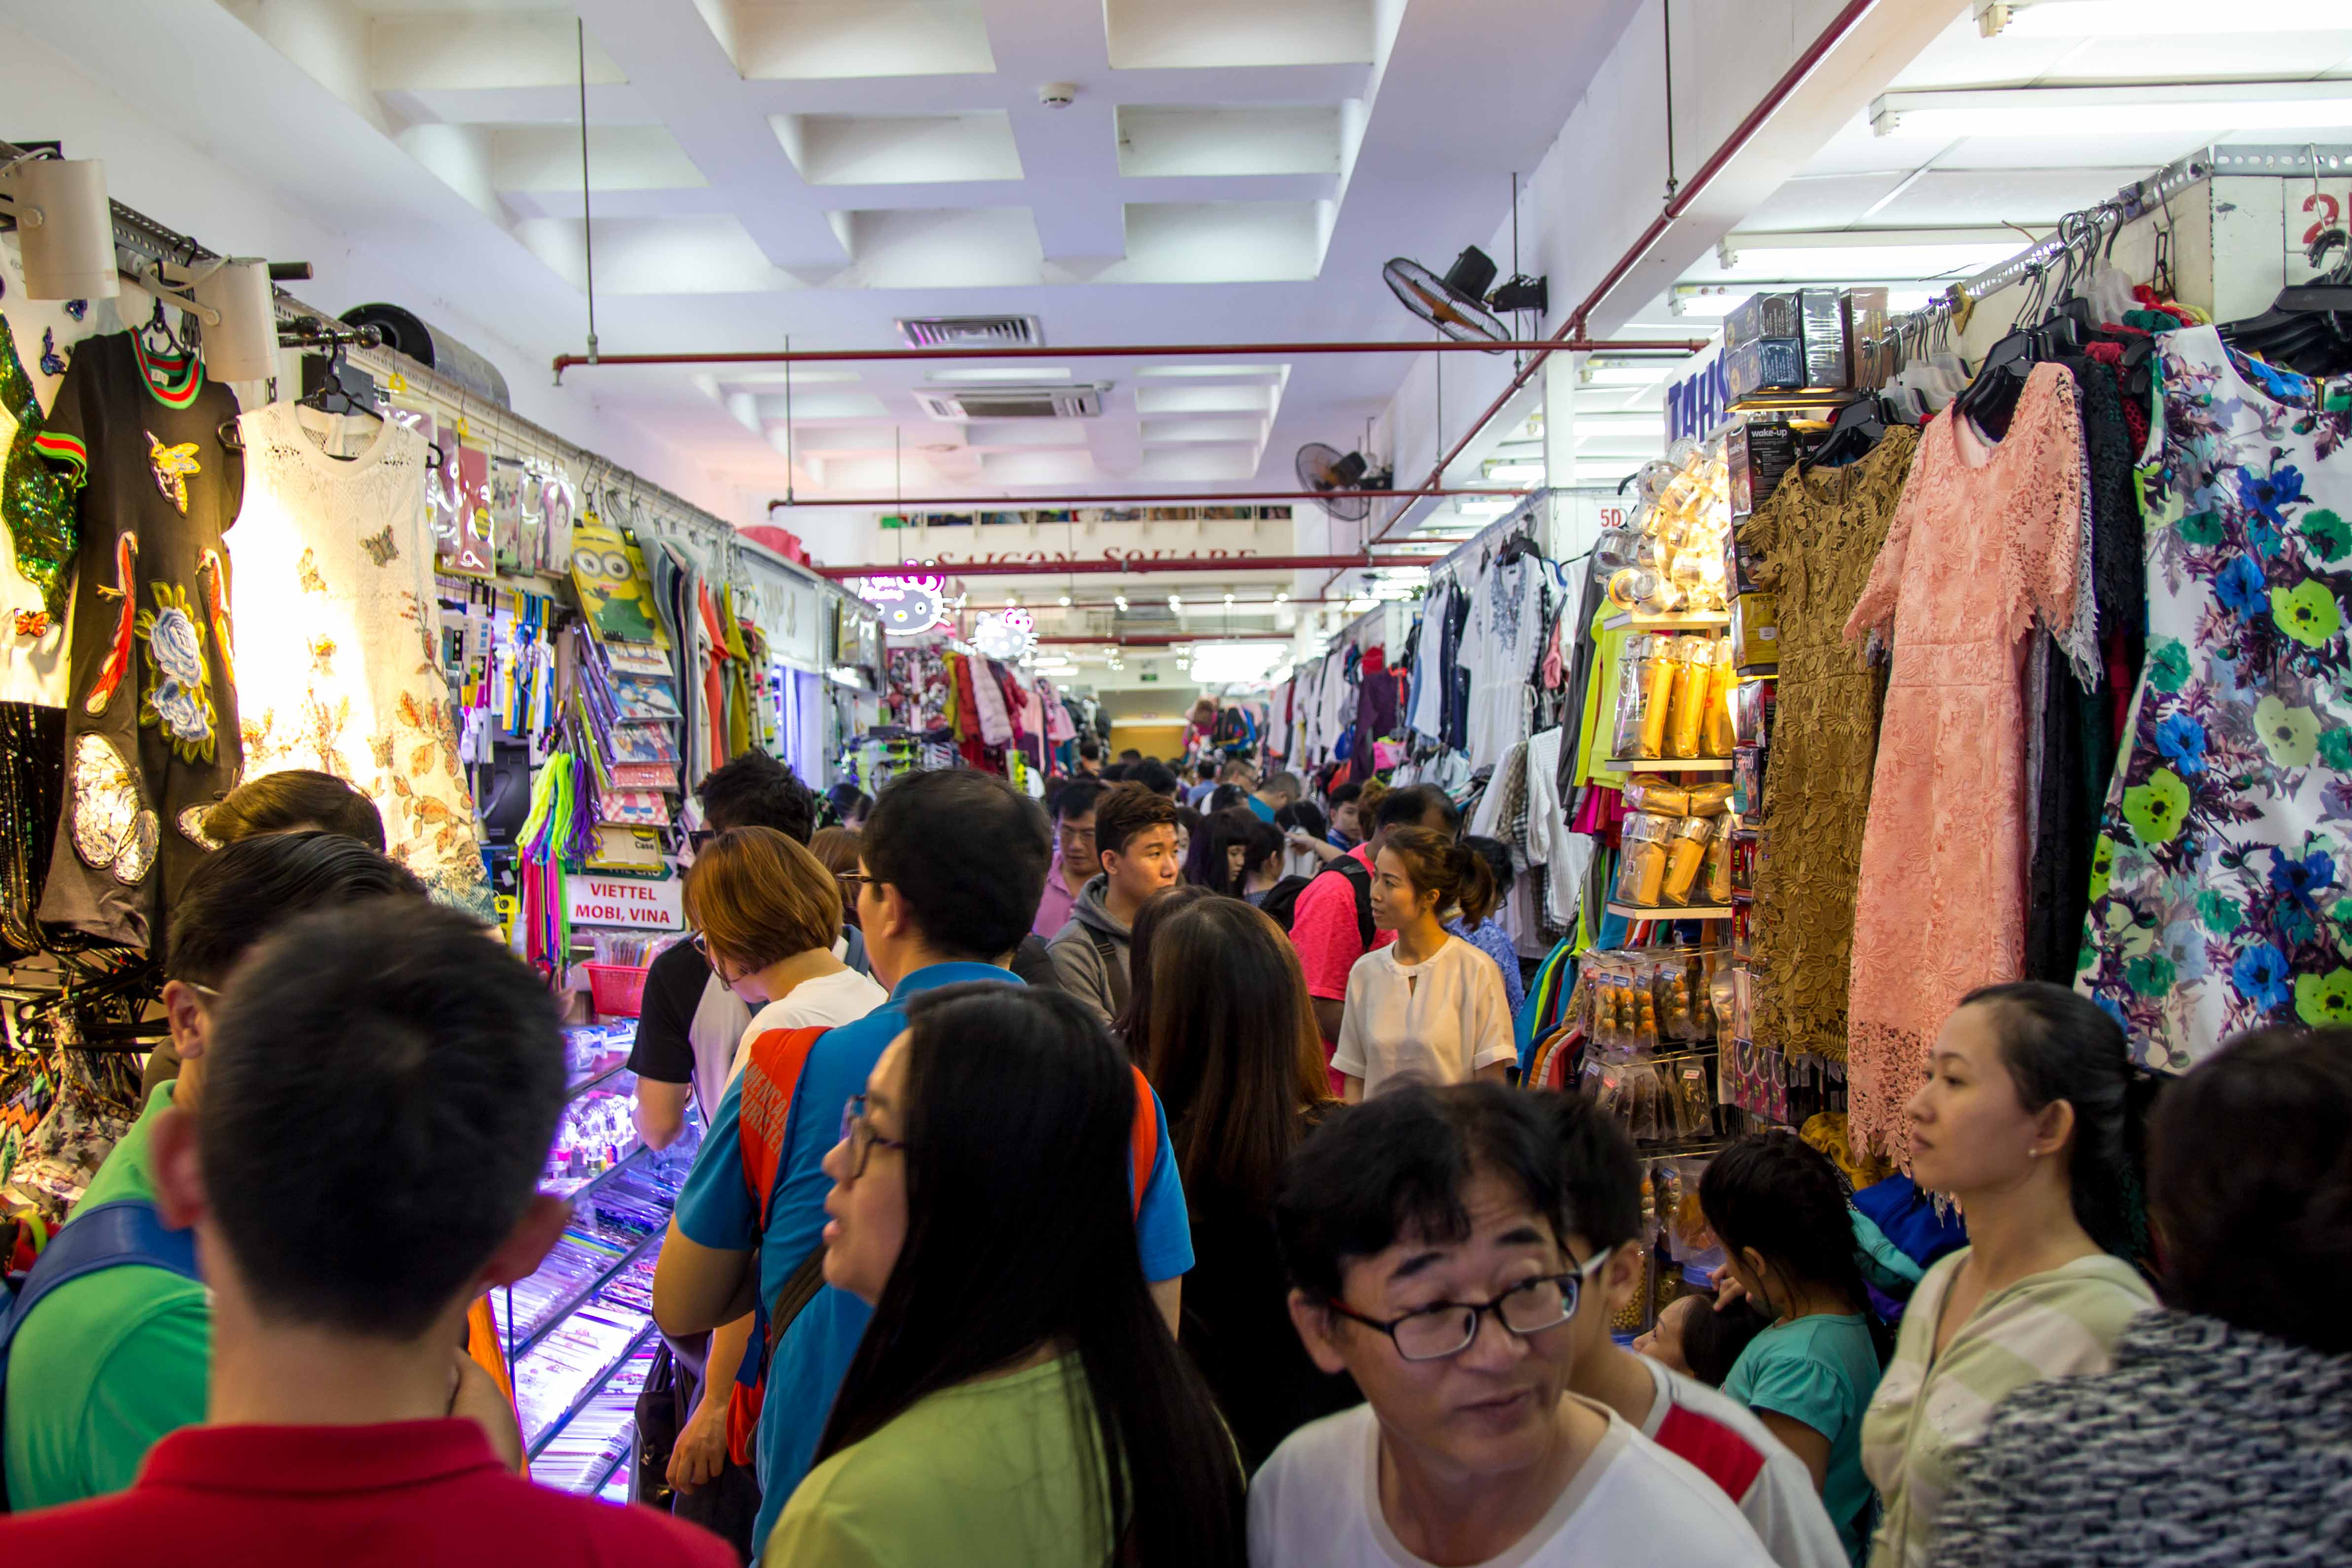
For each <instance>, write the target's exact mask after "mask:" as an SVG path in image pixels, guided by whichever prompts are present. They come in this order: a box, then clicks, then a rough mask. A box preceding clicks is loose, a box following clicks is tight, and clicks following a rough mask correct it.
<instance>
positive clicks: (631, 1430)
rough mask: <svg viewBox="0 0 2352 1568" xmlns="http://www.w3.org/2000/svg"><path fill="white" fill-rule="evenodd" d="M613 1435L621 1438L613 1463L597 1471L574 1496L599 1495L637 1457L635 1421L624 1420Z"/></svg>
mask: <svg viewBox="0 0 2352 1568" xmlns="http://www.w3.org/2000/svg"><path fill="white" fill-rule="evenodd" d="M613 1436H614V1437H615V1438H616V1439H620V1451H619V1452H618V1453H616V1454H614V1456H613V1461H612V1463H610V1464H608V1465H606V1466H605V1467H604V1469H601V1470H599V1471H597V1472H596V1476H595V1479H593V1480H591V1481H590V1482H589V1483H588V1485H587V1486H586V1488H584V1489H583V1490H580V1491H577V1492H574V1493H572V1495H573V1496H574V1497H595V1496H598V1495H599V1494H601V1493H602V1492H603V1491H604V1489H605V1488H606V1487H607V1486H610V1485H611V1484H612V1481H613V1478H614V1476H616V1475H618V1474H620V1473H621V1467H622V1466H624V1465H625V1464H627V1463H628V1462H629V1461H630V1460H631V1459H632V1458H635V1457H636V1452H637V1424H636V1423H635V1421H624V1422H622V1423H621V1428H620V1430H619V1431H617V1432H615V1433H614V1434H613Z"/></svg>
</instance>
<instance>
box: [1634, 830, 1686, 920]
mask: <svg viewBox="0 0 2352 1568" xmlns="http://www.w3.org/2000/svg"><path fill="white" fill-rule="evenodd" d="M1684 821H1688V819H1687V818H1685V819H1684ZM1674 827H1675V819H1673V818H1669V817H1653V816H1650V815H1648V814H1647V813H1646V812H1639V813H1636V814H1634V815H1633V816H1630V817H1628V818H1626V819H1625V825H1624V827H1623V829H1622V831H1621V833H1620V835H1619V843H1620V846H1621V858H1620V861H1619V862H1618V866H1617V902H1619V903H1620V904H1634V905H1637V906H1638V907H1640V908H1643V909H1654V908H1656V907H1657V906H1658V895H1659V893H1660V891H1661V890H1662V889H1663V888H1664V885H1665V880H1666V859H1667V854H1668V852H1669V851H1670V850H1671V848H1672V845H1671V843H1670V842H1669V841H1670V839H1671V838H1672V836H1673V831H1674Z"/></svg>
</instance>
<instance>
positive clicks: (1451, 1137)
mask: <svg viewBox="0 0 2352 1568" xmlns="http://www.w3.org/2000/svg"><path fill="white" fill-rule="evenodd" d="M1576 1219H1577V1217H1576V1216H1574V1215H1572V1214H1570V1213H1569V1212H1568V1210H1567V1199H1566V1195H1565V1193H1564V1191H1563V1187H1562V1179H1561V1173H1560V1160H1559V1144H1558V1133H1557V1130H1556V1126H1555V1115H1554V1111H1553V1108H1552V1104H1551V1097H1550V1096H1549V1095H1543V1094H1528V1093H1523V1092H1518V1091H1515V1090H1511V1089H1507V1088H1506V1087H1504V1086H1503V1085H1501V1084H1499V1083H1491V1082H1473V1083H1464V1084H1455V1085H1452V1086H1449V1087H1446V1088H1442V1089H1441V1088H1432V1087H1429V1086H1427V1085H1425V1084H1406V1085H1400V1086H1398V1087H1397V1088H1395V1089H1393V1090H1391V1091H1390V1092H1387V1093H1385V1094H1382V1095H1381V1096H1379V1097H1378V1098H1376V1099H1374V1100H1371V1101H1369V1102H1366V1103H1363V1104H1360V1105H1356V1106H1351V1107H1349V1108H1348V1109H1346V1110H1342V1111H1339V1112H1336V1113H1333V1114H1332V1116H1331V1118H1330V1119H1329V1120H1328V1122H1327V1123H1326V1124H1324V1125H1323V1127H1322V1128H1321V1129H1320V1130H1319V1131H1318V1132H1317V1133H1316V1134H1314V1135H1313V1136H1311V1137H1309V1138H1308V1139H1307V1141H1306V1142H1305V1143H1303V1144H1301V1145H1299V1147H1298V1149H1297V1153H1295V1154H1293V1155H1291V1157H1290V1160H1289V1163H1288V1165H1287V1166H1286V1169H1285V1172H1284V1176H1283V1183H1282V1188H1281V1192H1280V1194H1279V1196H1278V1197H1276V1201H1275V1225H1276V1230H1277V1232H1278V1233H1279V1235H1280V1237H1281V1239H1282V1253H1283V1259H1284V1260H1285V1262H1286V1264H1287V1265H1288V1267H1289V1270H1290V1276H1291V1283H1292V1286H1293V1289H1292V1291H1291V1293H1290V1315H1291V1321H1292V1322H1293V1323H1294V1324H1295V1325H1296V1326H1297V1331H1298V1336H1299V1338H1300V1339H1301V1340H1302V1341H1304V1342H1305V1343H1306V1346H1307V1353H1308V1354H1310V1355H1312V1356H1313V1357H1314V1358H1315V1361H1316V1363H1317V1364H1318V1365H1320V1366H1321V1367H1322V1368H1323V1369H1324V1370H1325V1371H1327V1372H1335V1373H1336V1372H1341V1371H1345V1372H1347V1373H1349V1374H1350V1375H1353V1376H1354V1378H1355V1380H1356V1384H1357V1386H1359V1387H1360V1388H1361V1389H1362V1390H1363V1392H1364V1397H1365V1399H1366V1401H1367V1403H1366V1404H1365V1405H1364V1406H1361V1407H1360V1408H1358V1409H1354V1410H1349V1411H1345V1412H1342V1413H1341V1414H1339V1415H1337V1416H1325V1417H1324V1418H1323V1419H1322V1420H1319V1421H1317V1422H1314V1423H1312V1424H1311V1425H1309V1426H1307V1427H1301V1428H1299V1429H1298V1430H1297V1432H1294V1433H1292V1434H1291V1436H1290V1437H1288V1438H1287V1439H1286V1441H1285V1442H1284V1443H1283V1445H1282V1446H1281V1447H1280V1448H1276V1450H1275V1453H1274V1457H1273V1458H1270V1459H1268V1460H1267V1461H1266V1463H1265V1468H1264V1469H1261V1470H1260V1471H1259V1472H1258V1474H1257V1477H1256V1479H1255V1481H1254V1482H1253V1483H1252V1485H1251V1489H1250V1561H1251V1563H1253V1564H1255V1565H1256V1568H1277V1565H1278V1568H1324V1565H1327V1564H1328V1565H1329V1568H1356V1565H1358V1564H1362V1563H1486V1562H1487V1561H1489V1560H1490V1559H1507V1561H1509V1562H1510V1563H1514V1564H1517V1565H1522V1568H1568V1565H1570V1564H1582V1563H1706V1564H1708V1565H1709V1568H1726V1565H1729V1568H1766V1565H1768V1564H1769V1563H1770V1562H1771V1559H1770V1558H1769V1556H1767V1555H1766V1553H1765V1551H1764V1548H1763V1545H1762V1543H1761V1542H1759V1540H1758V1539H1757V1537H1756V1533H1755V1531H1752V1530H1751V1529H1749V1528H1748V1522H1747V1521H1746V1520H1745V1519H1743V1518H1742V1517H1741V1515H1740V1512H1739V1511H1738V1508H1737V1507H1735V1506H1734V1505H1733V1503H1732V1501H1731V1500H1730V1499H1729V1498H1728V1497H1727V1496H1725V1495H1724V1492H1723V1490H1722V1489H1721V1488H1719V1487H1718V1486H1717V1484H1716V1483H1715V1482H1713V1481H1711V1480H1709V1479H1706V1477H1705V1476H1703V1475H1701V1474H1700V1473H1699V1472H1698V1471H1697V1470H1696V1469H1693V1468H1692V1467H1690V1466H1689V1465H1687V1464H1685V1463H1683V1462H1682V1461H1680V1460H1677V1459H1675V1458H1672V1457H1670V1456H1669V1455H1667V1454H1666V1453H1665V1452H1664V1450H1662V1449H1660V1448H1657V1447H1656V1446H1655V1445H1654V1444H1653V1443H1651V1442H1650V1441H1649V1440H1648V1439H1647V1438H1644V1437H1642V1436H1641V1434H1640V1433H1638V1432H1636V1431H1635V1430H1634V1429H1633V1426H1632V1425H1631V1424H1630V1423H1628V1422H1627V1421H1626V1420H1625V1418H1624V1417H1623V1416H1620V1415H1618V1414H1616V1413H1615V1412H1613V1411H1612V1410H1610V1409H1609V1408H1607V1407H1606V1406H1601V1405H1598V1404H1595V1403H1593V1402H1591V1401H1590V1400H1587V1399H1583V1398H1580V1397H1579V1396H1576V1395H1573V1394H1571V1393H1570V1392H1569V1387H1568V1385H1569V1378H1570V1374H1571V1372H1572V1371H1573V1369H1574V1362H1575V1341H1576V1335H1575V1334H1574V1333H1572V1332H1571V1329H1570V1325H1571V1324H1572V1323H1573V1322H1575V1320H1576V1319H1577V1317H1578V1315H1579V1314H1580V1312H1605V1311H1606V1310H1607V1305H1608V1304H1607V1301H1606V1300H1605V1299H1604V1297H1605V1292H1604V1291H1601V1289H1600V1288H1599V1287H1597V1286H1596V1285H1594V1284H1593V1283H1592V1276H1593V1274H1594V1273H1595V1271H1596V1270H1601V1269H1602V1268H1604V1267H1605V1266H1606V1263H1607V1260H1608V1259H1609V1258H1610V1257H1611V1256H1612V1249H1601V1250H1600V1251H1598V1252H1596V1253H1594V1254H1593V1256H1591V1258H1589V1259H1586V1260H1583V1262H1582V1263H1581V1264H1580V1263H1579V1262H1578V1261H1577V1260H1576V1259H1575V1258H1574V1256H1573V1255H1572V1254H1571V1253H1570V1251H1569V1249H1568V1247H1567V1244H1566V1242H1565V1240H1564V1234H1563V1233H1564V1232H1566V1231H1568V1230H1570V1229H1572V1228H1573V1227H1574V1225H1575V1223H1576Z"/></svg>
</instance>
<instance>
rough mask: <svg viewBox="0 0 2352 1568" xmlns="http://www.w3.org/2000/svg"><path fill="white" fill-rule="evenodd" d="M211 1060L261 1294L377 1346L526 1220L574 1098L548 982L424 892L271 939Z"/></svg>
mask: <svg viewBox="0 0 2352 1568" xmlns="http://www.w3.org/2000/svg"><path fill="white" fill-rule="evenodd" d="M232 847H234V846H232ZM206 1060H207V1062H208V1069H207V1074H206V1077H205V1097H204V1102H203V1104H202V1106H201V1107H200V1108H199V1110H198V1111H197V1113H196V1147H197V1155H198V1158H199V1160H200V1161H201V1163H202V1166H203V1169H204V1177H205V1199H206V1202H207V1204H208V1206H209V1207H210V1210H211V1213H212V1217H213V1218H214V1220H215V1222H216V1223H217V1224H218V1225H219V1226H220V1228H221V1231H222V1233H223V1234H224V1236H225V1237H226V1239H227V1241H228V1245H229V1249H230V1250H231V1252H233V1253H234V1254H235V1256H236V1262H237V1267H238V1269H239V1270H240V1272H241V1273H242V1274H243V1276H244V1278H245V1279H246V1281H247V1282H248V1283H249V1284H250V1285H251V1287H252V1289H253V1293H254V1296H255V1298H256V1305H257V1309H258V1310H259V1311H260V1312H262V1313H263V1314H264V1315H265V1316H266V1317H268V1318H270V1319H272V1320H275V1321H278V1322H305V1323H320V1324H324V1325H326V1326H328V1327H331V1328H333V1329H337V1330H341V1331H342V1332H345V1333H359V1334H366V1335H370V1336H373V1337H378V1338H383V1339H392V1340H412V1339H414V1338H415V1337H416V1336H417V1335H418V1334H420V1333H425V1331H427V1330H428V1329H430V1328H431V1327H432V1325H433V1322H434V1320H435V1319H436V1318H437V1317H439V1316H440V1315H441V1314H442V1313H443V1312H446V1310H447V1309H448V1306H449V1304H450V1301H452V1299H453V1298H455V1297H456V1296H457V1294H458V1293H459V1292H460V1291H464V1290H465V1289H466V1287H467V1284H468V1282H469V1281H472V1279H473V1278H474V1276H475V1274H476V1273H477V1272H478V1270H480V1269H481V1267H482V1266H483V1264H484V1263H485V1262H487V1261H488V1259H489V1257H490V1255H491V1254H492V1253H493V1252H495V1251H496V1250H497V1249H498V1247H499V1243H500V1242H502V1241H504V1240H505V1239H507V1238H508V1237H509V1235H510V1234H512V1232H513V1230H514V1228H515V1226H516V1225H517V1224H518V1223H519V1222H520V1220H521V1218H522V1216H523V1213H524V1211H525V1209H526V1208H527V1207H529V1205H530V1200H531V1196H532V1194H533V1193H534V1192H536V1191H537V1190H538V1186H539V1178H540V1172H541V1168H542V1167H543V1166H544V1165H545V1163H546V1160H547V1149H548V1144H549V1142H550V1140H551V1139H552V1137H553V1136H554V1134H555V1122H556V1117H557V1115H558V1114H559V1113H561V1111H562V1106H563V1090H564V1077H565V1074H564V1065H563V1042H562V1036H561V1034H560V1032H559V1030H558V1026H557V1012H556V1007H555V1003H554V1001H553V999H552V998H550V997H549V995H548V992H547V988H546V986H545V985H544V984H543V983H542V982H541V979H540V977H538V976H537V975H536V974H534V973H533V972H532V971H531V970H530V967H527V966H526V965H524V964H523V963H522V962H521V961H520V959H518V958H516V957H515V956H513V955H512V954H510V953H509V952H507V951H506V950H505V949H503V948H502V947H500V946H499V945H498V944H497V943H495V942H491V941H489V940H488V939H487V938H485V937H484V936H483V935H482V932H481V928H480V927H479V926H478V925H476V924H475V923H474V922H473V921H472V920H471V919H469V918H468V917H467V916H465V915H461V914H458V913H457V912H455V911H452V910H447V909H441V908H437V907H432V906H419V905H418V904H416V903H415V902H413V901H410V900H399V901H381V902H372V903H368V904H359V905H356V906H353V907H352V908H347V909H339V910H334V911H331V912H328V913H323V914H314V915H307V916H305V917H303V918H302V919H299V920H298V921H296V922H294V923H293V924H292V925H289V926H287V927H286V928H285V929H283V930H281V931H279V932H278V934H277V935H275V936H272V937H271V938H270V939H269V940H268V942H266V943H264V944H263V945H262V946H261V947H260V948H259V949H258V950H257V951H256V952H255V954H254V955H253V956H252V957H251V959H250V960H249V961H247V963H246V964H244V965H242V966H241V967H239V968H238V970H237V973H236V983H235V984H234V985H232V986H231V987H229V988H228V990H227V992H226V995H225V996H224V997H223V998H222V1004H221V1008H220V1009H219V1012H218V1013H217V1015H216V1016H215V1020H214V1023H213V1028H212V1037H211V1046H210V1050H209V1051H207V1053H206Z"/></svg>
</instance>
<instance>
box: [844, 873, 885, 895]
mask: <svg viewBox="0 0 2352 1568" xmlns="http://www.w3.org/2000/svg"><path fill="white" fill-rule="evenodd" d="M833 880H834V881H835V882H837V883H841V884H842V885H843V886H844V887H845V888H847V889H848V890H849V891H850V892H852V893H856V891H857V889H858V887H859V886H860V885H861V884H862V883H869V882H879V881H881V880H882V879H881V878H880V877H877V876H874V875H872V874H870V873H866V872H862V871H837V872H835V873H833Z"/></svg>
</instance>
